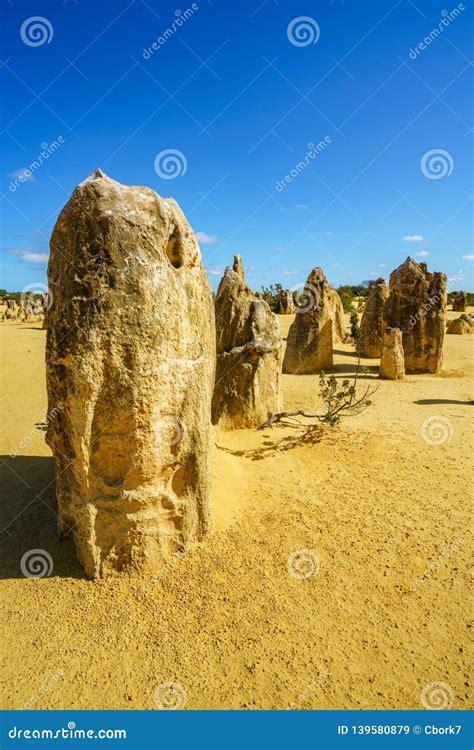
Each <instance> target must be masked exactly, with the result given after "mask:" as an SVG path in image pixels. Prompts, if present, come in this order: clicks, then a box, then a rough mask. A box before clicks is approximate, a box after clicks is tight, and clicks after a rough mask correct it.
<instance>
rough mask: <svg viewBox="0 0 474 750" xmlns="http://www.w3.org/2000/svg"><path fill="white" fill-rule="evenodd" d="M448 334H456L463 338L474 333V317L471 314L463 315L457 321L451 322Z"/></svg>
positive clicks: (447, 330)
mask: <svg viewBox="0 0 474 750" xmlns="http://www.w3.org/2000/svg"><path fill="white" fill-rule="evenodd" d="M446 333H455V334H457V335H458V336H463V335H464V334H467V333H474V316H473V315H470V314H469V313H463V314H462V315H460V316H459V318H456V319H455V320H450V321H449V323H448V327H447V329H446Z"/></svg>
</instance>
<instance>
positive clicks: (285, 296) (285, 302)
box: [278, 290, 295, 315]
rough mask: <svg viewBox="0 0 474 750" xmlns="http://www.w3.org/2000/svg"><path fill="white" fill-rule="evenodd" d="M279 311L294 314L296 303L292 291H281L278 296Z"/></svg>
mask: <svg viewBox="0 0 474 750" xmlns="http://www.w3.org/2000/svg"><path fill="white" fill-rule="evenodd" d="M278 312H279V313H280V315H293V314H294V312H295V303H294V302H293V295H292V293H291V292H287V291H285V290H284V291H283V292H280V294H279V298H278Z"/></svg>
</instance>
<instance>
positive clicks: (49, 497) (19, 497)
mask: <svg viewBox="0 0 474 750" xmlns="http://www.w3.org/2000/svg"><path fill="white" fill-rule="evenodd" d="M0 481H1V483H2V487H3V488H4V490H5V492H4V500H3V502H2V507H1V511H0V578H24V577H25V576H24V574H23V573H22V570H21V559H22V557H23V555H25V553H27V552H28V551H30V550H44V551H45V552H46V553H47V554H48V555H49V556H50V557H51V559H52V561H53V564H52V571H51V573H50V576H51V577H55V576H58V577H61V578H85V576H84V573H83V571H82V568H81V567H80V566H79V563H76V562H75V559H76V554H75V551H74V545H73V541H72V538H70V537H66V538H63V539H60V537H59V532H58V518H57V509H56V499H55V479H54V468H53V459H52V458H50V457H48V456H15V457H12V456H0ZM43 557H44V556H43ZM44 559H45V560H46V563H45V567H44V568H43V569H48V568H49V567H50V566H49V564H48V558H44ZM25 565H26V562H25ZM33 572H34V569H33Z"/></svg>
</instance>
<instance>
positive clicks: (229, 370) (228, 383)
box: [212, 255, 282, 429]
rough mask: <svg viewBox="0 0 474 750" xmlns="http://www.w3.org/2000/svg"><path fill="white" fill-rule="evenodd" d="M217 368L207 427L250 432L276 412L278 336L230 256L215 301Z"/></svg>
mask: <svg viewBox="0 0 474 750" xmlns="http://www.w3.org/2000/svg"><path fill="white" fill-rule="evenodd" d="M215 312H216V341H217V366H216V383H215V387H214V396H213V399H212V422H213V424H219V426H220V427H221V428H222V429H233V428H241V427H255V426H258V425H260V424H262V422H264V421H265V419H266V418H267V417H268V414H269V413H270V412H275V411H278V410H279V408H280V398H281V397H280V366H281V346H282V340H281V334H280V328H279V325H278V320H277V317H276V315H274V313H272V311H271V310H270V307H269V306H268V304H267V303H266V302H265V301H264V300H263V299H257V297H256V296H255V295H254V293H253V291H252V290H251V288H250V287H249V286H248V284H247V283H246V282H245V278H244V270H243V265H242V258H241V257H240V255H235V256H234V264H233V267H232V268H230V266H229V267H227V268H226V270H225V273H224V276H223V278H222V279H221V282H220V284H219V289H218V290H217V295H216V299H215Z"/></svg>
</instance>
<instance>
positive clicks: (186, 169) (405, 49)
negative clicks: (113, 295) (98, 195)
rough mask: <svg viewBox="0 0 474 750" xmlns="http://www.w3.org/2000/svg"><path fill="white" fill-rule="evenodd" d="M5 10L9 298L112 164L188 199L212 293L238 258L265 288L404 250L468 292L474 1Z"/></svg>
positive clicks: (48, 5) (10, 3) (207, 0)
mask: <svg viewBox="0 0 474 750" xmlns="http://www.w3.org/2000/svg"><path fill="white" fill-rule="evenodd" d="M453 9H457V10H456V13H455V14H454V15H453V13H452V11H453ZM2 10H3V14H4V23H3V25H2V30H1V35H2V53H1V59H2V64H1V66H0V76H1V84H2V91H3V97H2V112H1V128H0V132H1V141H2V169H1V173H2V185H1V188H0V189H1V194H2V200H1V201H0V212H1V229H2V240H1V258H0V260H1V268H2V280H1V283H0V286H1V287H4V288H7V289H8V290H10V291H14V290H19V289H22V288H24V287H25V286H28V285H33V284H41V283H45V281H46V259H47V254H48V245H49V237H50V234H51V230H52V228H53V226H54V223H55V220H56V218H57V216H58V213H59V211H60V209H61V208H62V206H63V205H64V203H65V202H66V201H67V200H68V197H69V195H70V193H71V192H72V190H73V189H74V187H75V186H76V185H77V183H79V182H80V181H81V180H83V179H84V178H85V177H86V176H87V175H88V174H89V173H90V172H91V171H92V170H93V169H95V168H96V167H97V166H100V167H101V168H102V169H103V170H104V171H105V172H106V173H107V174H108V175H109V176H111V177H113V178H114V179H116V180H119V181H120V182H123V183H126V184H135V185H148V186H150V187H152V188H153V189H154V190H156V191H157V192H158V193H159V194H160V195H162V196H164V197H166V196H169V195H171V196H173V197H174V198H175V199H176V200H177V201H178V202H179V203H180V205H181V207H182V209H183V210H184V212H185V214H186V216H187V218H188V220H189V222H190V223H191V225H192V227H193V229H194V231H195V232H196V233H199V234H198V236H199V238H200V244H201V250H202V253H203V257H204V261H205V264H206V267H207V269H208V273H209V275H210V279H211V281H212V283H213V286H214V287H215V286H216V285H217V283H218V282H219V279H220V276H221V275H222V272H223V269H224V267H225V266H226V265H227V264H228V263H229V262H231V260H232V255H233V253H235V252H239V253H241V254H242V256H243V258H244V264H245V266H246V268H247V279H248V281H249V283H250V284H251V285H252V286H254V288H255V289H258V288H260V286H261V285H267V284H269V283H274V282H280V283H282V284H283V285H284V286H285V287H286V288H291V287H292V286H294V285H297V284H299V283H301V282H302V281H304V280H305V278H306V277H307V275H308V272H309V270H310V269H311V268H312V267H314V266H317V265H319V266H322V267H323V268H324V270H325V271H326V275H327V276H328V278H329V280H330V281H331V282H332V283H333V284H334V285H339V284H345V283H347V284H352V283H354V284H355V283H358V282H360V281H361V280H363V279H369V278H375V277H376V276H379V275H384V276H386V277H388V275H389V273H390V271H391V270H393V269H394V268H396V267H397V266H398V265H399V264H400V263H401V262H402V261H403V260H404V259H405V257H406V256H407V255H412V256H413V257H415V258H417V259H418V260H424V261H426V262H427V263H428V266H429V268H430V269H432V270H441V271H444V272H445V273H447V274H448V276H450V277H453V276H454V277H458V278H459V279H460V281H459V282H458V281H455V282H454V283H453V285H452V288H453V289H455V288H458V289H459V288H464V289H468V290H472V289H473V279H472V270H473V260H474V247H473V237H472V166H473V165H472V137H473V132H472V130H471V128H472V66H470V62H469V61H470V60H471V59H472V38H474V37H473V33H472V32H473V13H472V3H471V2H468V1H467V0H466V2H464V3H460V4H458V3H453V4H451V3H448V4H443V2H437V1H436V0H430V1H429V2H424V1H423V0H415V1H414V2H410V0H398V1H397V0H390V1H386V0H373V1H371V2H370V1H368V0H365V1H363V0H360V1H357V0H344V1H343V0H323V1H322V2H318V3H316V2H300V0H278V1H277V0H266V2H265V0H240V1H239V2H233V0H200V1H199V2H197V3H194V4H193V3H191V2H188V0H183V2H182V3H181V4H180V5H179V7H178V8H177V6H176V2H174V3H169V2H166V1H161V0H160V1H158V0H146V2H144V1H143V0H133V1H132V0H102V1H101V2H98V0H94V2H91V1H90V0H54V1H53V0H32V1H31V2H30V0H21V1H20V0H3V2H2ZM35 17H40V21H39V22H35V21H34V20H31V19H34V18H35ZM177 19H180V21H178V20H177ZM301 19H303V20H301ZM443 19H444V23H443ZM35 24H39V25H37V26H36V28H35ZM167 30H168V31H167ZM434 30H436V33H433V31H434ZM430 35H431V36H430ZM427 37H429V41H428V43H424V42H423V40H425V38H427ZM154 42H155V49H153V46H152V45H153V43H154ZM420 42H421V43H422V45H421V47H420ZM150 48H151V52H146V50H150ZM325 139H326V140H325ZM321 142H322V143H323V144H324V145H323V146H320V147H319V148H318V149H313V150H311V147H310V146H308V144H318V143H321ZM45 149H46V150H47V151H48V150H49V151H51V153H50V155H49V157H48V158H47V159H45V158H44V157H43V163H42V164H40V165H39V166H38V167H34V168H33V169H31V170H30V172H26V173H25V172H24V170H25V169H28V168H29V167H31V165H32V164H34V162H35V161H36V162H38V160H39V157H40V153H41V151H42V150H43V151H44V150H45ZM168 151H172V152H174V153H175V152H176V151H178V152H179V154H178V155H177V157H176V158H175V157H174V156H173V155H171V161H166V153H165V155H164V157H159V156H158V155H159V154H161V153H162V152H168ZM316 151H318V153H316ZM157 156H158V159H157ZM163 159H164V161H163ZM173 161H174V162H175V167H174V172H173V170H172V171H171V173H169V174H167V173H164V172H163V169H164V168H166V164H167V165H168V167H170V169H172V164H173ZM297 165H300V166H299V167H298V166H297ZM155 166H156V168H155ZM292 170H293V171H292ZM160 171H161V175H163V174H165V176H167V177H170V175H172V174H175V176H173V177H172V178H171V179H165V178H164V177H163V176H160ZM287 176H288V177H287Z"/></svg>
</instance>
